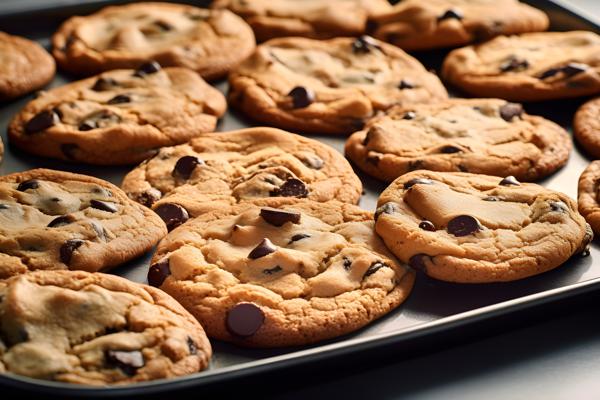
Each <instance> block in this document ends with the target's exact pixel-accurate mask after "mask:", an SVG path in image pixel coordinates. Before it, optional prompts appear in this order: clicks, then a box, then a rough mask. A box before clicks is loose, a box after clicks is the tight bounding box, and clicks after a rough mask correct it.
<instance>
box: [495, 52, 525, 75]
mask: <svg viewBox="0 0 600 400" xmlns="http://www.w3.org/2000/svg"><path fill="white" fill-rule="evenodd" d="M527 68H529V62H528V61H527V60H523V59H519V58H517V57H515V56H512V57H510V58H509V59H508V60H506V61H504V62H503V63H502V64H500V71H502V72H509V71H523V70H525V69H527Z"/></svg>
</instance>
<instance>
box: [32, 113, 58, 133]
mask: <svg viewBox="0 0 600 400" xmlns="http://www.w3.org/2000/svg"><path fill="white" fill-rule="evenodd" d="M59 122H60V117H59V116H58V114H57V113H56V111H54V110H45V111H42V112H40V113H38V114H36V115H35V116H34V117H33V118H31V119H30V120H29V121H27V123H26V124H25V133H37V132H41V131H43V130H46V129H48V128H50V127H51V126H54V125H56V124H58V123H59Z"/></svg>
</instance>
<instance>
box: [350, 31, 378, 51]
mask: <svg viewBox="0 0 600 400" xmlns="http://www.w3.org/2000/svg"><path fill="white" fill-rule="evenodd" d="M372 49H377V50H379V51H381V46H379V45H378V44H377V43H376V42H375V40H374V39H373V38H372V37H370V36H367V35H362V36H360V37H357V38H356V40H355V41H354V42H353V43H352V52H353V53H354V54H365V53H370V52H371V50H372Z"/></svg>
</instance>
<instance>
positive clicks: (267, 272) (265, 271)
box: [262, 265, 283, 275]
mask: <svg viewBox="0 0 600 400" xmlns="http://www.w3.org/2000/svg"><path fill="white" fill-rule="evenodd" d="M280 271H283V268H281V267H280V266H279V265H276V266H274V267H273V268H270V269H263V271H262V273H263V274H265V275H273V274H276V273H278V272H280Z"/></svg>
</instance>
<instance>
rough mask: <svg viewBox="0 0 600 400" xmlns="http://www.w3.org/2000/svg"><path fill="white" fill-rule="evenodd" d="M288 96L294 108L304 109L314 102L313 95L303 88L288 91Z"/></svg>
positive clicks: (298, 87) (297, 87) (309, 90)
mask: <svg viewBox="0 0 600 400" xmlns="http://www.w3.org/2000/svg"><path fill="white" fill-rule="evenodd" d="M288 96H289V97H291V98H292V103H293V104H294V108H305V107H308V106H309V105H311V104H312V103H313V102H314V101H315V93H314V92H313V91H312V90H311V89H307V88H305V87H304V86H296V87H295V88H293V89H292V90H290V92H289V93H288Z"/></svg>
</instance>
